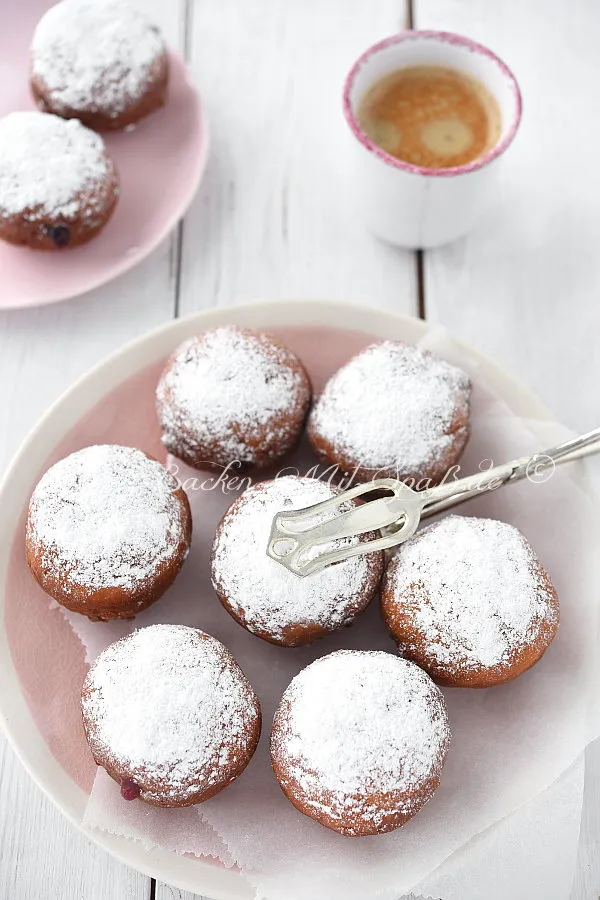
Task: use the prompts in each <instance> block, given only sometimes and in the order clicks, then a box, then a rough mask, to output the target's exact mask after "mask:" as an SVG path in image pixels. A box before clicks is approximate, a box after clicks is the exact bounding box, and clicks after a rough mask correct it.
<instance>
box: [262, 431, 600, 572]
mask: <svg viewBox="0 0 600 900" xmlns="http://www.w3.org/2000/svg"><path fill="white" fill-rule="evenodd" d="M599 452H600V428H595V429H594V430H593V431H589V432H588V433H587V434H583V435H581V437H577V438H573V439H572V440H570V441H566V442H565V443H563V444H559V445H558V446H557V447H551V448H550V449H549V450H544V451H543V452H542V453H536V454H534V455H533V456H523V457H521V459H515V460H513V461H512V462H509V463H505V464H504V465H501V466H494V467H493V468H491V469H488V470H487V471H485V472H483V473H482V472H479V473H477V474H476V475H469V476H468V477H467V478H460V479H456V480H454V481H450V482H447V483H445V484H444V483H442V484H440V485H438V486H437V487H432V488H427V489H426V490H423V491H414V490H413V489H412V488H410V487H408V486H407V485H406V484H404V483H403V482H402V481H398V480H397V479H396V478H378V479H375V480H374V481H369V482H367V483H366V484H359V485H356V487H353V488H350V489H349V490H347V491H342V492H341V493H340V494H338V495H337V496H336V497H332V498H331V500H324V501H323V502H321V503H316V504H314V505H313V506H309V507H307V508H306V509H298V510H290V511H289V512H286V511H282V512H279V513H277V514H276V515H275V517H274V519H273V525H272V526H271V535H270V538H269V544H268V547H267V553H268V555H269V556H270V557H271V559H274V560H276V561H277V562H279V563H281V565H282V566H285V568H286V569H288V570H289V571H290V572H293V573H294V574H295V575H301V576H306V575H312V574H314V573H315V572H320V571H321V570H322V569H324V568H325V567H326V566H330V565H332V564H333V563H338V562H342V560H345V559H350V557H352V556H361V555H363V554H365V553H373V552H374V551H375V550H386V549H387V548H388V547H395V546H396V545H397V544H402V543H404V541H407V540H408V539H409V538H410V537H412V536H413V534H414V533H415V531H416V530H417V528H418V527H419V522H420V521H421V519H424V518H428V517H429V516H434V515H436V513H439V512H442V511H443V510H446V509H450V508H451V507H453V506H457V505H458V504H459V503H464V502H465V500H470V499H471V498H472V497H475V496H476V495H477V494H478V493H480V492H481V491H488V490H495V489H496V488H498V487H501V486H503V485H505V484H512V483H513V482H515V481H521V479H523V478H529V480H530V481H533V482H535V480H536V478H538V477H539V475H540V474H541V473H542V472H544V471H545V470H547V469H554V467H555V466H556V465H559V464H561V463H565V462H572V461H573V460H576V459H581V458H583V457H585V456H591V455H592V454H594V453H599ZM384 492H385V494H386V495H387V496H381V494H382V493H384ZM369 495H372V496H371V499H369ZM358 497H360V498H361V499H362V501H363V502H362V503H360V504H358V505H357V506H354V507H353V508H352V509H350V510H347V511H345V512H340V513H339V515H334V516H332V517H331V518H329V519H326V520H325V521H324V522H323V521H320V522H315V516H319V515H320V514H321V513H326V512H329V511H330V510H334V509H336V508H338V507H340V506H342V505H343V504H344V503H345V502H346V501H348V500H354V499H356V498H358ZM369 532H375V533H377V532H379V533H380V535H381V536H380V537H374V538H370V539H369V540H366V541H360V542H359V543H357V544H355V545H353V546H352V545H350V544H348V545H347V546H342V547H339V548H338V549H327V547H326V546H323V545H327V544H330V543H331V542H332V541H336V540H339V539H340V538H351V537H358V536H359V535H364V534H366V533H369ZM320 547H322V548H323V549H322V550H321V551H319V548H320Z"/></svg>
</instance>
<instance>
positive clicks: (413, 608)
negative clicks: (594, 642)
mask: <svg viewBox="0 0 600 900" xmlns="http://www.w3.org/2000/svg"><path fill="white" fill-rule="evenodd" d="M381 610H382V615H383V619H384V621H385V623H386V625H387V627H388V629H389V630H390V633H391V635H392V637H393V638H394V640H395V641H396V642H397V643H398V645H399V647H400V649H401V651H402V652H403V654H404V655H405V656H406V657H408V658H409V659H412V660H413V661H414V662H416V663H417V665H419V666H421V668H422V669H425V671H426V672H429V674H430V675H431V677H432V678H434V679H435V680H436V681H437V682H439V683H440V684H445V685H450V686H453V687H473V688H484V687H491V686H492V685H495V684H502V683H503V682H505V681H510V680H511V679H512V678H516V677H517V676H518V675H521V674H522V673H523V672H525V671H526V670H527V669H529V668H530V667H531V666H533V665H534V664H535V663H536V662H537V661H538V660H539V659H540V658H541V657H542V656H543V654H544V652H545V651H546V649H547V648H548V646H549V645H550V643H551V642H552V641H553V639H554V637H555V636H556V632H557V629H558V619H559V606H558V598H557V595H556V591H555V589H554V587H553V585H552V582H551V581H550V578H549V576H548V574H547V572H546V571H545V570H544V569H543V567H542V565H541V563H540V561H539V559H538V558H537V556H536V555H535V553H534V552H533V550H532V549H531V547H530V545H529V544H528V543H527V541H526V540H525V538H524V537H523V535H522V534H521V533H520V531H518V530H517V529H516V528H514V527H513V526H512V525H508V524H507V523H506V522H499V521H497V520H495V519H478V518H474V517H467V516H448V517H447V518H445V519H441V520H439V521H438V522H436V523H435V524H433V525H430V526H429V527H428V528H424V529H423V531H420V532H419V533H418V534H417V535H416V536H415V537H413V538H412V539H411V540H410V541H407V543H406V544H404V545H403V546H402V547H401V548H400V549H399V551H398V552H397V553H396V555H395V556H394V557H393V558H392V560H391V562H390V563H389V565H388V568H387V570H386V573H385V577H384V581H383V585H382V592H381Z"/></svg>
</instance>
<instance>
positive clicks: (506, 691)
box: [69, 332, 600, 900]
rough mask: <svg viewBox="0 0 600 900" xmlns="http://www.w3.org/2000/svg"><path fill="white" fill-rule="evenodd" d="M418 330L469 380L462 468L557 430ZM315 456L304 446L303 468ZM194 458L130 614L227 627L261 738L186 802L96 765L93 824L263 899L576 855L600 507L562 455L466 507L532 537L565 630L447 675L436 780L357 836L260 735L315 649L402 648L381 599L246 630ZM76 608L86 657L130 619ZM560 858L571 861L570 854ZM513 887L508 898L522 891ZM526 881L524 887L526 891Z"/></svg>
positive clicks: (484, 871) (482, 886) (404, 884)
mask: <svg viewBox="0 0 600 900" xmlns="http://www.w3.org/2000/svg"><path fill="white" fill-rule="evenodd" d="M427 345H428V346H429V347H431V349H434V350H435V351H436V352H437V353H439V354H440V355H441V356H444V357H446V358H448V359H450V360H451V361H455V362H458V363H459V364H460V365H461V366H462V367H463V368H465V369H466V370H467V371H469V373H470V374H471V376H472V378H473V380H474V385H475V388H474V393H473V433H472V437H471V440H470V442H469V446H468V448H467V450H466V452H465V455H464V457H463V460H462V466H463V472H464V473H465V474H468V473H471V472H473V471H476V470H477V469H478V467H480V465H481V464H482V463H483V461H485V460H493V462H494V463H498V462H505V461H507V460H509V459H511V458H513V457H515V456H521V455H524V454H526V453H529V452H534V451H537V450H540V449H542V448H544V447H545V446H550V445H551V444H553V443H556V442H558V441H560V440H563V439H564V438H565V437H566V433H565V430H564V429H563V428H562V427H561V426H558V425H556V424H543V425H540V423H533V422H527V421H523V420H521V419H519V418H518V417H516V416H515V415H514V414H512V413H511V412H510V410H508V408H507V407H506V406H505V405H504V404H503V403H501V402H499V401H497V400H496V399H494V398H493V396H491V394H490V392H489V390H488V389H487V388H486V385H485V384H484V383H483V381H482V379H481V377H480V376H479V373H478V372H477V370H476V369H474V368H473V367H472V366H471V365H470V364H469V361H468V360H465V358H464V356H463V355H460V354H459V355H457V350H456V348H455V347H454V346H453V344H452V342H451V341H450V340H449V339H448V338H447V337H446V336H445V334H444V333H443V332H436V333H433V334H430V335H428V338H427ZM311 464H312V460H310V459H309V457H307V456H306V455H304V457H303V456H302V454H300V456H299V467H300V469H301V471H306V468H308V466H309V465H311ZM484 465H485V463H484ZM577 465H579V464H577ZM303 466H304V468H302V467H303ZM181 474H183V467H181ZM186 475H189V476H190V477H196V479H197V484H196V485H195V487H196V488H197V489H195V490H190V491H189V496H190V502H191V505H192V514H193V517H194V539H193V549H192V553H191V554H190V557H189V559H188V561H187V562H186V564H185V566H184V569H183V570H182V573H181V575H180V576H179V577H178V579H177V581H176V583H175V585H174V586H173V587H172V588H171V589H170V590H169V592H168V593H167V595H165V597H164V598H163V599H162V600H161V601H159V602H158V603H157V604H155V606H154V607H152V608H151V609H150V610H147V611H146V612H144V613H142V614H141V615H139V616H138V617H137V619H136V622H135V627H142V626H144V625H148V624H151V623H154V622H174V623H175V622H179V623H185V624H189V625H194V626H198V627H201V628H203V629H204V630H206V631H208V632H209V633H210V634H212V635H214V636H215V637H217V638H219V639H220V640H222V641H223V642H224V643H225V644H226V645H227V646H228V647H229V648H230V650H231V651H232V652H233V654H234V656H235V657H236V658H237V660H238V662H239V663H240V665H241V666H242V668H243V669H244V671H245V672H246V674H247V676H248V677H249V678H250V680H251V682H252V684H253V685H254V687H255V689H256V691H257V693H258V695H259V697H260V701H261V705H262V709H263V718H264V725H263V736H262V739H261V743H260V746H259V749H258V751H257V753H256V755H255V757H254V759H253V760H252V762H251V763H250V765H249V767H248V769H247V770H246V772H245V773H244V774H243V776H242V777H241V778H239V779H238V780H237V781H236V782H235V783H234V784H232V785H231V786H230V787H229V788H227V789H226V790H225V791H224V792H222V793H221V794H219V795H218V796H217V797H215V798H213V799H212V800H210V801H208V802H207V803H204V804H202V805H201V806H199V807H196V808H193V809H191V810H162V809H154V808H151V807H147V806H145V805H144V804H142V803H141V802H134V803H130V804H127V803H125V802H123V801H121V800H120V798H119V795H118V788H117V786H116V785H114V784H112V783H111V782H110V779H108V778H107V777H106V776H104V774H103V773H99V775H98V776H97V779H96V784H95V785H94V790H93V792H92V796H91V798H90V802H89V804H88V809H87V811H86V818H85V822H86V824H87V825H90V826H95V827H100V828H105V829H107V830H110V831H112V832H114V833H118V834H123V835H126V836H128V837H133V838H136V839H138V840H143V841H144V842H145V843H146V845H147V846H152V845H157V844H158V845H160V846H163V847H165V848H169V849H173V850H177V851H179V852H188V853H195V854H198V855H209V856H211V855H212V856H217V857H219V858H220V859H221V861H222V862H223V864H224V865H227V866H229V865H232V864H234V863H235V864H236V865H238V866H239V867H240V868H241V869H242V871H243V873H244V875H245V876H246V878H247V879H248V880H249V881H250V883H251V884H253V885H254V886H255V889H256V896H257V898H266V900H320V898H325V897H327V898H329V900H365V898H381V900H397V898H398V897H399V896H400V895H402V894H404V893H408V892H409V891H412V890H414V891H415V893H421V894H423V895H424V896H427V895H430V896H434V897H440V896H443V897H444V900H459V898H460V900H480V898H481V897H482V896H486V897H488V898H489V900H493V898H495V897H496V896H497V897H498V900H500V897H501V896H502V898H504V897H505V896H507V893H506V890H505V888H506V884H504V885H503V888H504V889H500V888H498V890H496V893H494V892H493V886H494V885H497V886H498V885H502V884H503V882H502V879H504V878H505V872H506V866H507V865H510V859H513V860H514V863H513V865H514V870H515V872H516V871H517V870H518V867H519V865H521V866H525V865H526V863H527V856H528V855H529V859H530V860H531V858H532V856H531V854H536V853H537V854H540V853H542V852H546V853H547V856H548V858H549V859H552V860H554V859H556V854H553V853H552V847H553V846H554V847H555V848H556V851H557V853H558V854H559V855H560V854H561V853H562V856H563V858H566V857H568V859H569V860H572V865H573V866H574V857H573V853H574V852H575V851H574V850H573V851H572V852H571V850H569V848H572V847H574V846H576V830H577V825H578V821H579V818H578V817H579V816H580V810H581V772H582V769H581V763H580V762H579V763H577V760H578V758H579V757H580V754H581V752H582V750H583V748H584V747H585V745H586V744H587V743H588V742H589V741H590V740H591V739H593V738H594V737H596V736H597V735H598V734H599V733H600V715H599V714H598V713H599V711H598V705H597V704H596V705H593V704H592V703H591V700H592V696H593V694H594V693H595V691H594V688H595V685H596V684H597V661H598V656H599V654H598V598H599V594H600V587H599V585H600V563H598V562H597V547H598V545H599V543H600V524H599V519H598V514H597V511H596V509H595V507H594V505H593V503H592V501H591V500H590V498H589V496H588V494H587V493H586V491H585V490H584V489H583V488H582V486H581V485H582V482H581V479H580V478H578V477H577V472H576V471H575V466H571V467H566V468H563V469H557V470H556V472H554V473H553V474H551V475H550V477H548V478H545V479H544V480H543V483H531V482H527V481H526V482H523V483H520V484H517V485H512V486H510V487H507V488H504V489H502V490H499V491H496V492H493V493H491V494H486V495H482V496H480V497H478V498H477V499H475V500H473V501H471V502H470V503H468V504H465V505H464V506H463V507H461V509H460V512H461V513H464V514H466V515H481V516H491V517H496V518H500V519H504V520H506V521H508V522H511V523H512V524H514V525H516V526H517V527H518V528H519V529H520V530H521V531H522V532H523V533H524V534H525V536H526V537H527V538H528V539H529V541H530V542H531V544H532V545H533V547H534V548H535V550H536V551H537V553H538V555H539V557H540V559H541V561H542V563H543V565H544V566H545V567H546V568H547V570H548V571H549V573H550V575H551V577H552V579H553V581H554V583H555V585H556V588H557V591H558V594H559V598H560V601H561V625H560V631H559V636H558V638H557V639H556V641H555V642H554V644H553V645H552V646H551V647H550V649H549V650H548V652H547V653H546V655H545V657H544V658H543V660H542V661H541V662H540V663H539V664H538V665H537V666H536V667H534V669H532V670H531V671H530V672H528V673H526V674H525V675H523V676H522V677H521V678H519V679H518V680H516V681H515V682H513V683H511V684H508V685H504V686H501V687H496V688H492V689H489V690H484V691H469V690H460V689H454V690H452V689H450V690H445V691H444V693H445V696H446V701H447V704H448V711H449V716H450V723H451V727H452V734H453V742H452V746H451V750H450V753H449V756H448V761H447V764H446V766H445V769H444V773H443V777H442V784H441V787H440V789H439V791H438V792H437V794H436V795H435V797H434V798H433V800H432V801H431V802H430V803H429V804H428V805H427V806H426V807H425V809H424V810H423V811H422V812H421V813H420V814H419V815H418V816H417V817H416V818H415V819H413V820H412V821H411V822H409V823H408V824H407V825H406V826H405V827H404V828H402V829H400V830H399V831H396V832H394V833H392V834H389V835H382V836H378V837H370V838H357V839H352V838H347V837H342V836H340V835H337V834H335V833H333V832H330V831H327V830H326V829H324V828H323V827H321V826H320V825H318V824H317V823H315V822H313V821H312V820H310V819H308V818H306V817H304V816H302V815H301V814H300V813H298V812H297V811H296V810H295V809H294V808H293V807H292V806H291V805H290V804H289V802H288V801H287V800H286V799H285V797H284V796H283V794H282V793H281V791H280V789H279V787H278V785H277V782H276V781H275V778H274V776H273V774H272V771H271V767H270V763H269V758H268V737H269V727H270V722H271V719H272V715H273V712H274V709H275V707H276V705H277V703H278V701H279V699H280V697H281V694H282V693H283V691H284V689H285V688H286V686H287V685H288V683H289V681H290V680H291V678H292V677H293V676H294V675H295V674H296V673H297V672H298V671H299V670H300V669H301V668H302V667H304V666H305V665H307V664H308V663H309V662H311V661H312V660H313V659H315V658H316V657H318V656H321V655H323V654H325V653H328V652H331V651H332V650H334V649H338V648H341V647H356V648H371V649H384V650H388V651H390V652H394V650H395V648H394V645H393V644H392V642H391V641H390V639H389V638H388V636H387V634H386V632H385V629H384V627H383V625H382V623H381V621H380V618H379V613H378V609H377V603H376V602H375V603H373V604H372V605H371V607H370V608H369V609H368V610H367V611H366V612H365V613H364V614H363V615H362V616H361V617H359V619H358V620H357V621H356V624H355V625H354V626H353V627H352V628H350V629H344V630H343V631H342V632H338V634H336V635H334V636H331V637H330V638H327V639H325V640H323V641H320V642H317V643H315V644H314V645H312V646H311V647H308V648H297V649H294V650H289V649H284V648H280V647H274V646H271V645H268V644H266V643H264V642H262V641H260V640H259V639H257V638H255V637H253V636H252V635H250V634H248V633H247V632H246V631H245V630H244V629H242V628H241V627H240V626H239V625H237V624H236V623H235V622H234V621H233V620H232V619H231V618H230V617H229V616H228V615H227V613H225V611H224V610H223V609H222V608H221V606H220V604H219V603H218V601H217V600H216V598H215V596H214V593H213V591H212V588H211V586H210V578H209V570H208V563H209V556H210V548H211V545H212V539H213V536H214V532H215V528H216V526H217V523H218V521H219V518H220V516H221V515H222V513H223V512H224V511H225V509H226V508H227V506H228V505H229V503H230V502H231V501H232V500H233V499H234V495H233V494H226V493H223V491H222V490H221V489H220V488H217V489H215V490H208V489H207V488H208V487H210V483H207V481H206V479H209V478H210V477H209V476H200V478H198V473H192V472H191V471H190V470H187V472H186ZM574 476H576V477H575V478H574ZM201 481H204V484H203V486H202V487H200V482H201ZM69 621H70V623H71V625H72V627H73V629H74V630H75V632H76V633H77V634H78V636H79V637H80V639H81V640H82V642H83V644H84V645H85V647H86V651H87V655H88V658H89V659H90V660H92V659H93V658H94V657H95V656H96V655H97V653H98V652H100V651H101V650H102V649H103V648H104V647H105V646H107V645H108V644H109V643H111V642H112V641H114V640H115V639H117V638H118V637H120V636H122V635H123V634H124V633H125V632H126V631H128V630H129V629H130V626H129V625H128V624H124V623H116V624H115V623H110V624H108V625H103V624H99V623H90V622H88V621H87V620H86V619H83V618H82V617H80V616H75V615H69ZM567 770H569V771H567ZM563 773H565V774H563ZM561 775H563V777H562V778H560V776H561ZM557 779H560V780H558V781H557ZM517 811H519V812H517ZM551 816H554V819H555V821H554V822H552V821H551ZM507 817H508V818H507ZM502 820H503V821H502ZM496 823H500V824H499V825H496ZM494 825H496V827H495V828H492V826H494ZM538 825H539V826H540V827H539V829H538ZM542 825H543V826H544V827H543V828H542ZM488 829H492V830H488ZM536 831H537V835H536ZM537 837H539V840H538V839H536V838H537ZM524 848H527V849H526V850H525V849H524ZM544 848H545V849H544ZM452 854H456V855H455V856H454V857H453V856H452ZM565 854H566V857H565ZM569 854H570V855H569ZM445 860H447V862H446V863H445V864H444V861H445ZM569 866H570V863H569ZM569 866H567V864H566V863H565V866H564V867H563V869H565V871H566V870H567V869H569ZM569 871H571V870H570V869H569ZM555 881H556V879H555ZM553 883H554V882H553ZM555 886H556V885H555ZM499 891H500V892H499ZM550 891H552V892H550ZM510 895H511V896H512V897H513V900H514V898H516V897H518V896H519V894H515V893H514V892H510ZM527 896H528V898H531V896H532V894H531V891H530V892H529V894H528V895H527ZM535 896H538V895H535ZM539 896H541V894H539ZM544 896H546V898H550V897H551V898H552V900H554V897H556V898H557V900H558V897H559V894H557V893H555V891H554V888H552V887H551V886H550V887H549V889H548V892H546V894H544ZM561 896H563V897H564V896H565V895H564V894H562V895H561ZM523 897H525V894H523Z"/></svg>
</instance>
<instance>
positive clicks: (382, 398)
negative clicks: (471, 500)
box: [308, 341, 471, 486]
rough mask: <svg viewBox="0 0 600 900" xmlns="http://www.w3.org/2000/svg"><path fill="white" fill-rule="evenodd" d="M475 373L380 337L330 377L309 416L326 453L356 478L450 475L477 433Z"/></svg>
mask: <svg viewBox="0 0 600 900" xmlns="http://www.w3.org/2000/svg"><path fill="white" fill-rule="evenodd" d="M470 391H471V385H470V381H469V379H468V377H467V376H466V375H465V373H464V372H462V371H461V370H460V369H457V368H456V366H451V365H450V364H449V363H447V362H445V361H444V360H442V359H438V357H436V356H433V354H431V353H428V352H426V351H423V350H419V349H418V348H417V347H411V346H409V345H408V344H403V343H401V342H400V341H383V342H382V343H380V344H372V345H371V346H369V347H367V348H366V349H365V350H363V351H361V352H360V353H358V354H357V355H356V356H355V357H353V358H352V359H351V360H350V361H349V362H348V363H346V365H345V366H343V367H342V368H341V369H339V370H338V371H337V372H336V373H335V374H334V375H333V376H332V377H331V378H330V379H329V381H328V382H327V384H326V385H325V388H324V390H323V393H322V394H321V396H320V397H319V398H318V400H317V402H316V403H315V406H314V408H313V410H312V413H311V415H310V418H309V423H308V436H309V439H310V442H311V444H312V446H313V448H314V449H315V451H316V453H317V454H318V455H319V457H320V458H321V459H322V460H324V462H326V463H327V464H328V465H333V466H337V467H338V470H339V473H340V475H348V474H351V473H353V474H354V478H355V480H356V481H371V480H372V479H374V478H400V479H402V480H403V481H407V482H408V483H409V484H411V483H412V484H411V486H412V485H418V484H419V483H421V486H426V485H425V484H424V483H423V482H425V481H427V482H429V483H430V484H432V483H437V482H439V481H441V480H442V478H443V477H444V475H445V474H446V472H447V471H448V469H449V468H450V467H451V466H453V465H454V464H455V463H456V462H457V460H458V459H459V457H460V454H461V453H462V451H463V449H464V447H465V444H466V443H467V440H468V437H469V398H470Z"/></svg>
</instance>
